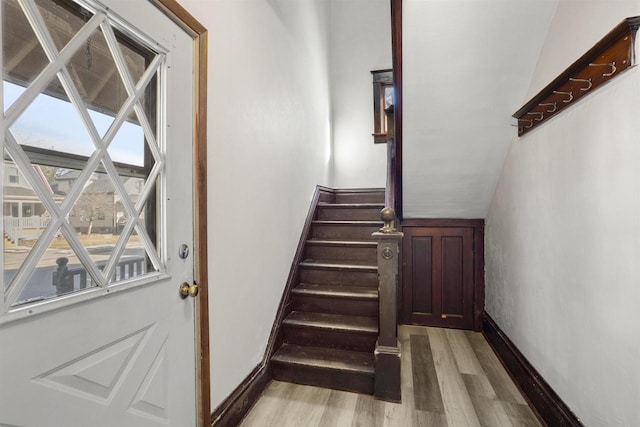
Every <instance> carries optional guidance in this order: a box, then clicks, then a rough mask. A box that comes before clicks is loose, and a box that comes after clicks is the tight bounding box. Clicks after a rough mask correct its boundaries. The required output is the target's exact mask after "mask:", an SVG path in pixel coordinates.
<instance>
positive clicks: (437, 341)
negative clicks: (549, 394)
mask: <svg viewBox="0 0 640 427" xmlns="http://www.w3.org/2000/svg"><path fill="white" fill-rule="evenodd" d="M398 339H399V341H400V344H401V354H402V356H401V357H402V365H401V375H402V382H401V387H402V403H401V404H397V403H391V402H383V401H380V400H376V399H375V398H374V397H373V396H369V395H364V394H355V393H349V392H343V391H337V390H327V389H322V388H317V387H311V386H304V385H298V384H290V383H284V382H279V381H271V382H270V383H269V385H268V386H267V388H266V389H265V391H264V393H263V394H262V396H261V397H260V399H259V400H258V401H257V402H256V404H255V406H254V407H253V408H252V410H251V411H250V412H249V414H248V415H247V417H246V418H245V420H244V421H243V422H242V424H241V427H302V426H304V427H356V426H362V427H468V426H483V427H485V426H486V427H502V426H505V427H508V426H513V427H541V424H540V423H539V422H538V420H537V418H536V416H535V414H534V413H533V411H532V410H531V408H529V406H527V404H526V401H525V400H524V398H523V397H522V395H521V394H520V392H519V390H518V389H517V387H516V386H515V384H513V382H512V380H511V378H510V377H509V375H508V374H507V372H506V371H505V370H504V368H503V366H502V364H501V363H500V361H499V360H498V359H497V357H496V356H495V354H494V353H493V351H492V350H491V347H490V346H489V345H488V343H487V342H486V340H485V339H484V337H483V336H482V334H479V333H476V332H469V331H467V332H463V331H453V330H444V329H435V328H424V327H419V326H401V327H399V328H398ZM429 372H431V373H429ZM430 390H431V391H430ZM432 390H436V391H437V393H438V397H439V399H440V400H439V401H440V404H441V407H438V404H437V403H436V404H434V403H433V402H434V401H436V402H437V401H438V400H437V399H436V398H435V397H434V396H433V391H432ZM421 408H422V409H421ZM424 408H428V409H434V408H435V409H436V410H425V409H424Z"/></svg>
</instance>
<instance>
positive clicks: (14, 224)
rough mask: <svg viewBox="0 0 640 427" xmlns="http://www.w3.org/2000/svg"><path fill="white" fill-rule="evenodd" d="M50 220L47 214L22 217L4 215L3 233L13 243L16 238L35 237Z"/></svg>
mask: <svg viewBox="0 0 640 427" xmlns="http://www.w3.org/2000/svg"><path fill="white" fill-rule="evenodd" d="M50 222H51V217H48V216H29V217H24V218H15V217H12V216H5V217H4V218H3V226H4V228H3V230H4V235H5V237H6V238H8V239H9V240H11V241H12V242H14V243H15V242H17V241H18V239H34V238H35V239H37V238H38V236H40V234H41V233H42V230H44V229H45V228H46V227H47V225H49V223H50Z"/></svg>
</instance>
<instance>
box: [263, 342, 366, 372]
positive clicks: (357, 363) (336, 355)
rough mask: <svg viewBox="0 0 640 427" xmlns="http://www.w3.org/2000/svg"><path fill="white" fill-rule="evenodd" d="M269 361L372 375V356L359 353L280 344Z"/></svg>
mask: <svg viewBox="0 0 640 427" xmlns="http://www.w3.org/2000/svg"><path fill="white" fill-rule="evenodd" d="M271 360H272V361H274V362H276V363H286V364H290V365H298V366H308V367H314V368H321V369H332V370H339V371H350V372H357V373H362V374H369V375H373V373H374V368H373V363H374V357H373V354H372V353H365V352H360V351H350V350H337V349H330V348H321V347H309V346H302V345H295V344H282V346H281V347H280V348H279V349H278V351H276V353H275V354H274V355H273V357H272V359H271Z"/></svg>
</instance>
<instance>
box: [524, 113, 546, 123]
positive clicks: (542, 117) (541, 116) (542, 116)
mask: <svg viewBox="0 0 640 427" xmlns="http://www.w3.org/2000/svg"><path fill="white" fill-rule="evenodd" d="M527 114H529V115H532V116H533V115H534V114H540V118H539V119H536V118H535V117H534V119H535V121H536V122H539V121H540V120H542V119H544V113H541V112H539V111H533V112H531V113H527Z"/></svg>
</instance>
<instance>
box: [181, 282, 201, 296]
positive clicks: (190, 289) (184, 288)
mask: <svg viewBox="0 0 640 427" xmlns="http://www.w3.org/2000/svg"><path fill="white" fill-rule="evenodd" d="M198 291H199V288H198V285H196V284H195V283H194V284H193V285H190V284H188V283H187V282H184V283H183V284H182V285H180V288H179V290H178V292H179V293H180V298H182V299H185V298H186V297H191V298H195V297H196V295H198Z"/></svg>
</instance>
